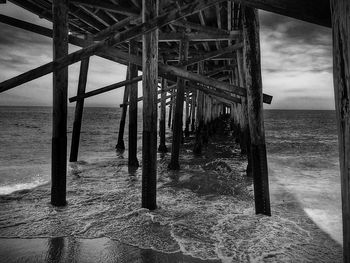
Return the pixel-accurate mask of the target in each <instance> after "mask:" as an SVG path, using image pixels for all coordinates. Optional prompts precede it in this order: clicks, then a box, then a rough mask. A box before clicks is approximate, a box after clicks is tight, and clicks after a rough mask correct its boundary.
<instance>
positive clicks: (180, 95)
mask: <svg viewBox="0 0 350 263" xmlns="http://www.w3.org/2000/svg"><path fill="white" fill-rule="evenodd" d="M179 54H180V63H181V62H183V61H186V60H187V56H188V40H187V39H182V40H181V41H180V52H179ZM184 95H185V81H184V79H182V78H178V79H177V92H176V106H175V117H174V121H173V122H174V127H173V142H172V147H171V159H170V163H169V165H168V167H169V169H171V170H178V169H180V164H179V154H180V144H181V140H182V126H183V123H182V118H183V107H184Z"/></svg>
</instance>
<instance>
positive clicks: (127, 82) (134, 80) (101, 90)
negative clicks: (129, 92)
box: [69, 76, 142, 102]
mask: <svg viewBox="0 0 350 263" xmlns="http://www.w3.org/2000/svg"><path fill="white" fill-rule="evenodd" d="M141 80H142V76H137V77H135V78H132V79H128V80H124V81H121V82H118V83H115V84H111V85H108V86H105V87H103V88H99V89H95V90H92V91H89V92H86V93H84V94H80V95H77V96H74V97H71V98H69V102H74V101H78V100H83V99H86V98H90V97H92V96H96V95H99V94H102V93H105V92H108V91H111V90H115V89H118V88H121V87H124V86H128V85H131V84H134V83H137V82H139V81H141Z"/></svg>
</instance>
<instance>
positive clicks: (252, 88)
mask: <svg viewBox="0 0 350 263" xmlns="http://www.w3.org/2000/svg"><path fill="white" fill-rule="evenodd" d="M242 17H243V39H244V49H243V57H244V63H245V73H246V77H245V79H246V86H247V106H248V107H247V108H248V119H249V130H250V138H251V151H252V153H251V155H252V157H253V160H252V169H253V179H254V180H253V181H254V197H255V212H256V213H257V214H264V215H271V208H270V194H269V181H268V169H267V157H266V144H265V131H264V116H263V93H262V78H261V61H260V59H261V58H260V39H259V18H258V14H257V11H256V10H255V9H253V8H249V7H243V8H242Z"/></svg>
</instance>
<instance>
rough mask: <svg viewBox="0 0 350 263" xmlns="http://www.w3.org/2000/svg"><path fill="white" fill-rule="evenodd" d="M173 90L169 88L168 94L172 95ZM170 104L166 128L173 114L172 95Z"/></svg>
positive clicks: (169, 125) (169, 124)
mask: <svg viewBox="0 0 350 263" xmlns="http://www.w3.org/2000/svg"><path fill="white" fill-rule="evenodd" d="M173 93H174V91H173V90H171V91H170V95H173ZM170 102H171V103H170V105H169V116H168V128H170V127H171V117H172V115H173V103H172V102H173V96H172V97H171V98H170Z"/></svg>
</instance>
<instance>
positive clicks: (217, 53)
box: [176, 43, 243, 67]
mask: <svg viewBox="0 0 350 263" xmlns="http://www.w3.org/2000/svg"><path fill="white" fill-rule="evenodd" d="M241 48H243V44H242V43H237V44H235V45H233V46H229V47H226V48H223V49H220V50H215V51H212V52H209V53H208V52H205V53H203V54H202V55H198V56H196V57H193V58H192V59H189V60H187V61H184V62H182V63H179V64H178V65H176V66H177V67H183V66H190V65H193V64H196V63H199V62H201V61H204V60H209V59H212V58H215V57H218V56H220V55H224V54H225V55H226V54H231V53H232V52H233V51H235V50H237V49H241Z"/></svg>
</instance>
